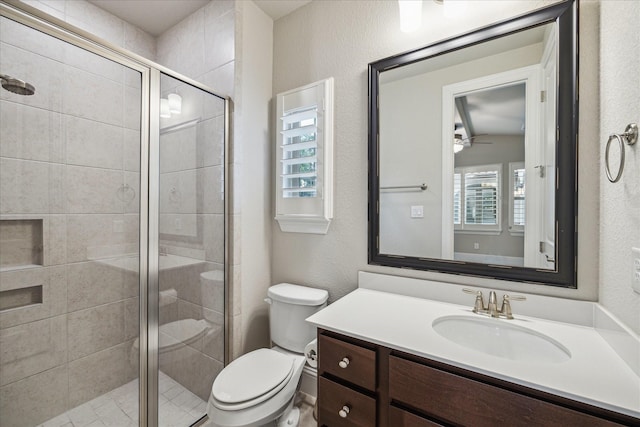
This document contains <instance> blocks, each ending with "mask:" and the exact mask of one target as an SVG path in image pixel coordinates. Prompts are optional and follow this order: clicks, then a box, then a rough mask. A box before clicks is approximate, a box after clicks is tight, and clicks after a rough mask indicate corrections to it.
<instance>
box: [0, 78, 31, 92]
mask: <svg viewBox="0 0 640 427" xmlns="http://www.w3.org/2000/svg"><path fill="white" fill-rule="evenodd" d="M0 82H2V87H3V88H4V89H6V90H8V91H9V92H13V93H17V94H18V95H33V94H34V93H36V88H35V87H33V85H31V84H29V83H27V82H23V81H22V80H20V79H14V78H13V77H11V76H7V75H5V74H0Z"/></svg>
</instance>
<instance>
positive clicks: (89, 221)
mask: <svg viewBox="0 0 640 427" xmlns="http://www.w3.org/2000/svg"><path fill="white" fill-rule="evenodd" d="M0 35H1V37H2V43H1V45H0V69H1V70H2V72H3V73H6V74H9V75H13V76H16V77H20V78H24V79H25V80H27V81H29V82H30V83H32V84H33V85H34V86H35V87H36V95H34V96H31V97H24V96H19V95H15V94H12V93H9V92H7V91H4V90H3V91H2V92H1V95H0V115H1V116H0V123H1V126H2V128H1V132H2V144H1V145H0V182H1V183H2V186H1V187H0V219H1V220H2V221H3V225H7V224H10V223H11V221H13V220H16V219H36V220H41V221H42V248H41V251H42V261H41V264H42V265H40V266H30V267H28V268H22V269H20V268H16V266H13V267H5V269H4V271H2V272H1V273H0V291H7V290H14V289H20V288H24V287H27V286H35V285H41V286H42V303H41V304H35V305H31V306H26V307H20V308H13V309H9V310H3V311H2V312H1V313H0V413H1V414H2V425H3V426H13V425H15V426H18V425H19V426H25V425H35V424H38V423H40V422H42V421H44V420H46V419H49V418H51V417H53V416H55V415H57V414H58V413H61V412H64V411H66V410H67V409H69V408H73V407H75V406H77V405H78V404H80V403H83V402H85V401H87V400H90V399H93V398H95V397H97V396H99V395H101V394H103V393H105V392H108V391H110V390H112V389H113V388H115V387H118V386H120V385H122V384H124V383H126V382H128V381H130V380H131V379H133V378H135V377H136V376H137V369H138V367H137V355H136V354H135V351H134V350H133V340H134V339H135V337H136V336H137V335H138V324H137V321H138V298H137V294H138V276H137V273H135V272H132V273H127V272H126V270H124V269H121V268H118V267H115V266H114V265H113V264H114V260H115V259H121V258H125V257H132V256H135V255H136V254H137V252H138V222H139V216H138V209H139V208H138V206H139V199H138V195H139V192H140V191H139V172H138V163H139V160H138V159H139V149H140V136H139V134H140V103H141V100H140V75H139V73H137V72H134V71H131V70H127V69H125V68H124V67H122V66H120V65H118V64H115V63H113V62H111V61H108V60H105V59H103V58H100V57H98V56H96V55H94V54H91V53H88V52H86V51H84V50H82V49H80V48H77V47H74V46H71V45H69V44H66V43H64V42H61V41H58V40H56V39H54V38H52V37H49V36H46V35H44V34H42V33H38V32H36V31H33V30H29V29H27V28H26V27H23V26H21V25H19V24H16V23H14V22H12V21H10V20H7V19H4V18H2V22H1V23H0ZM6 229H7V228H6V227H3V230H6ZM8 238H10V236H7V235H0V240H3V244H2V248H3V251H5V252H6V251H9V252H10V251H11V250H12V248H15V245H12V243H11V242H7V241H6V240H7V239H8ZM122 261H123V260H122ZM5 295H6V294H5Z"/></svg>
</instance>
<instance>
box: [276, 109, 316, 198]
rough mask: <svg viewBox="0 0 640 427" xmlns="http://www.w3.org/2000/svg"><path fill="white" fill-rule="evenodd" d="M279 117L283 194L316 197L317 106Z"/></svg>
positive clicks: (287, 112) (287, 196)
mask: <svg viewBox="0 0 640 427" xmlns="http://www.w3.org/2000/svg"><path fill="white" fill-rule="evenodd" d="M280 119H281V120H282V131H281V132H280V133H281V135H282V146H281V148H282V159H280V162H281V165H282V175H281V178H282V197H285V198H289V197H316V196H317V195H318V189H317V187H316V182H317V179H318V173H317V165H318V158H317V151H318V139H317V135H318V128H317V127H316V124H317V120H318V108H317V106H316V105H309V106H304V107H302V108H297V109H293V110H289V111H285V112H284V115H283V116H282V117H280Z"/></svg>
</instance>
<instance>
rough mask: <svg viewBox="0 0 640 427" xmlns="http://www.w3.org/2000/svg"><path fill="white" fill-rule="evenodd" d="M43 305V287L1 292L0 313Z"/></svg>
mask: <svg viewBox="0 0 640 427" xmlns="http://www.w3.org/2000/svg"><path fill="white" fill-rule="evenodd" d="M34 304H42V285H37V286H29V287H28V288H20V289H12V290H9V291H0V312H3V311H6V310H12V309H14V308H22V307H28V306H31V305H34Z"/></svg>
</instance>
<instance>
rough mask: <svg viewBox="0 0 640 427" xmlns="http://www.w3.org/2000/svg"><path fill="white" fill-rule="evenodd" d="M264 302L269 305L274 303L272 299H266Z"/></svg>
mask: <svg viewBox="0 0 640 427" xmlns="http://www.w3.org/2000/svg"><path fill="white" fill-rule="evenodd" d="M264 302H266V303H267V304H269V305H271V303H272V302H273V301H272V300H271V298H265V299H264Z"/></svg>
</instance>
